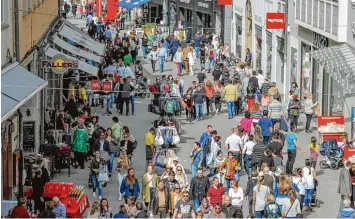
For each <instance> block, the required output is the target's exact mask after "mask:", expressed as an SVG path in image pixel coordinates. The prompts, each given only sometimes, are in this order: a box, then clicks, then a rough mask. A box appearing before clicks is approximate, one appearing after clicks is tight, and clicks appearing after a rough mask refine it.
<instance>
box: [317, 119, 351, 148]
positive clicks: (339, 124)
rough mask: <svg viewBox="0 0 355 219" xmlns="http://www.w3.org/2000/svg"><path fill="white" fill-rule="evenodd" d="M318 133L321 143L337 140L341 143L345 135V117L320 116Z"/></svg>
mask: <svg viewBox="0 0 355 219" xmlns="http://www.w3.org/2000/svg"><path fill="white" fill-rule="evenodd" d="M318 131H319V139H320V142H325V141H326V140H328V139H335V140H336V141H337V142H341V141H342V138H343V136H344V135H346V133H345V128H344V116H343V115H338V116H336V115H335V116H318Z"/></svg>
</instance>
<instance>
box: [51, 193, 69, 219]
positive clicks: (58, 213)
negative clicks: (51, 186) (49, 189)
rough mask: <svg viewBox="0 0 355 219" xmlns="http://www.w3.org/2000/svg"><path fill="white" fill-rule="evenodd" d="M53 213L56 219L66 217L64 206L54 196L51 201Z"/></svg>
mask: <svg viewBox="0 0 355 219" xmlns="http://www.w3.org/2000/svg"><path fill="white" fill-rule="evenodd" d="M52 201H53V205H54V208H53V212H54V214H55V217H56V218H66V217H67V210H66V209H65V205H64V204H63V203H61V202H60V201H59V198H58V197H57V196H54V197H53V199H52Z"/></svg>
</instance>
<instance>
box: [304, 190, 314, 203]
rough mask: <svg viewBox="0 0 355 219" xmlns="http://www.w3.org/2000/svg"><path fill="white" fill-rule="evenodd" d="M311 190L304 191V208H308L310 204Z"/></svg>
mask: <svg viewBox="0 0 355 219" xmlns="http://www.w3.org/2000/svg"><path fill="white" fill-rule="evenodd" d="M312 194H313V189H305V193H304V206H310V205H311V203H312Z"/></svg>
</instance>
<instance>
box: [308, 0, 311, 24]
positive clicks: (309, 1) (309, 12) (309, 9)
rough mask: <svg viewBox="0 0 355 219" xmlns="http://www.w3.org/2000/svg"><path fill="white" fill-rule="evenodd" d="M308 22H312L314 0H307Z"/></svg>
mask: <svg viewBox="0 0 355 219" xmlns="http://www.w3.org/2000/svg"><path fill="white" fill-rule="evenodd" d="M307 24H312V0H307Z"/></svg>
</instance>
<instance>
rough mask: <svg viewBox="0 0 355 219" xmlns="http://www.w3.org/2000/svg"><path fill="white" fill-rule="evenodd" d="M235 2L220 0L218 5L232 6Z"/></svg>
mask: <svg viewBox="0 0 355 219" xmlns="http://www.w3.org/2000/svg"><path fill="white" fill-rule="evenodd" d="M232 4H233V0H218V1H217V5H218V6H223V5H232Z"/></svg>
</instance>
